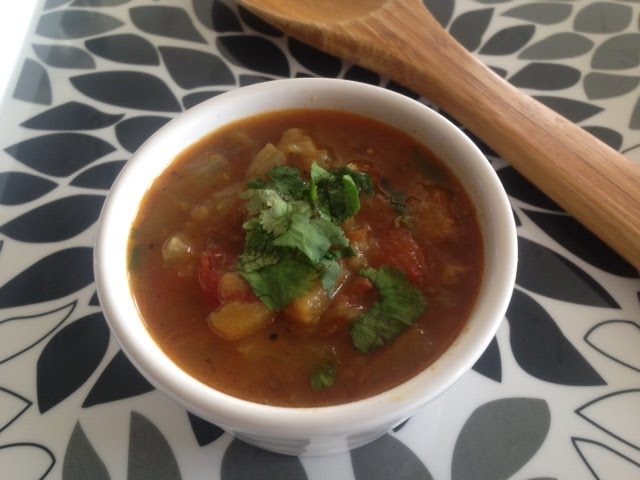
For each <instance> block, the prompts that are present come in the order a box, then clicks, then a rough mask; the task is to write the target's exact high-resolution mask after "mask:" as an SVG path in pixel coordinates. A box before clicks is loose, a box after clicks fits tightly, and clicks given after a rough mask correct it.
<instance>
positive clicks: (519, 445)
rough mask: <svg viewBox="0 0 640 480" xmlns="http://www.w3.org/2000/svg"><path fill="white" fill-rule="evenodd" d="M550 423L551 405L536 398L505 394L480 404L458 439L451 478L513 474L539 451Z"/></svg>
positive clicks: (480, 479) (487, 479) (483, 479)
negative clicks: (515, 396) (514, 396)
mask: <svg viewBox="0 0 640 480" xmlns="http://www.w3.org/2000/svg"><path fill="white" fill-rule="evenodd" d="M550 423H551V413H550V411H549V406H548V405H547V403H546V402H545V401H544V400H540V399H536V398H505V399H500V400H494V401H492V402H489V403H486V404H484V405H482V406H480V407H478V408H477V409H476V410H475V411H474V412H473V413H472V414H471V416H470V417H469V418H468V419H467V421H466V423H465V424H464V426H463V427H462V431H461V432H460V434H459V436H458V440H457V441H456V446H455V449H454V452H453V461H452V467H451V478H452V480H465V479H469V478H473V479H474V480H503V479H505V480H506V479H508V478H510V477H511V475H513V474H514V473H515V472H517V471H518V470H519V469H520V468H522V466H523V465H525V464H526V463H527V462H528V461H529V460H530V459H531V457H533V455H534V454H535V453H536V452H537V451H538V449H539V448H540V446H541V445H542V443H543V442H544V440H545V438H546V436H547V434H548V432H549V426H550ZM489 438H490V439H491V441H490V442H487V439H489Z"/></svg>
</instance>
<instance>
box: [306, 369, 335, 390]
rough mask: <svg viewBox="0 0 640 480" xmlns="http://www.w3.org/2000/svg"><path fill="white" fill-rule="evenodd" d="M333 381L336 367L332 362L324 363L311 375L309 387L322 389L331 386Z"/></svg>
mask: <svg viewBox="0 0 640 480" xmlns="http://www.w3.org/2000/svg"><path fill="white" fill-rule="evenodd" d="M335 381H336V367H335V365H333V364H331V365H325V366H323V367H322V368H320V369H318V370H316V371H315V372H313V374H312V375H311V387H312V388H313V389H314V390H323V389H325V388H329V387H332V386H333V384H334V383H335Z"/></svg>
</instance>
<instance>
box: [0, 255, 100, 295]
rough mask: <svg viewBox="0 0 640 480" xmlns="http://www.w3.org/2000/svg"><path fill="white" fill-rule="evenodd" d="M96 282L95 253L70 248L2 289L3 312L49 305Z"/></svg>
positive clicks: (38, 264)
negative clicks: (9, 308)
mask: <svg viewBox="0 0 640 480" xmlns="http://www.w3.org/2000/svg"><path fill="white" fill-rule="evenodd" d="M92 282H93V249H91V248H88V247H71V248H67V249H65V250H60V251H58V252H55V253H52V254H50V255H48V256H46V257H44V258H43V259H41V260H39V261H37V262H35V263H34V264H33V265H31V266H30V267H28V268H27V269H26V270H24V271H22V272H20V273H19V274H18V275H16V276H15V277H13V278H12V279H11V280H9V281H8V282H7V283H5V284H4V285H2V287H0V308H8V307H18V306H21V305H29V304H32V303H40V302H46V301H49V300H55V299H57V298H62V297H64V296H67V295H69V294H71V293H74V292H77V291H78V290H80V289H81V288H84V287H86V286H87V285H89V284H90V283H92Z"/></svg>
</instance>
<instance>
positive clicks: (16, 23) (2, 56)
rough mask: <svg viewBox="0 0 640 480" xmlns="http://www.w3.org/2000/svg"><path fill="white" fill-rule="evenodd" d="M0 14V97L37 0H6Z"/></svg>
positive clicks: (7, 83)
mask: <svg viewBox="0 0 640 480" xmlns="http://www.w3.org/2000/svg"><path fill="white" fill-rule="evenodd" d="M4 1H5V2H6V3H7V4H5V5H4V6H5V7H7V8H4V9H3V11H2V15H0V45H1V47H0V98H3V97H4V96H5V93H6V91H7V89H8V88H10V85H9V82H10V79H11V74H12V73H13V71H14V69H15V62H16V59H17V58H18V54H19V53H20V50H21V48H22V44H23V42H24V38H25V36H26V35H27V33H28V31H29V28H30V26H31V19H32V16H33V12H34V10H35V8H36V6H37V5H38V4H39V3H40V2H39V0H16V1H11V2H9V1H7V0H4Z"/></svg>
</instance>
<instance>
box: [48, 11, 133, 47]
mask: <svg viewBox="0 0 640 480" xmlns="http://www.w3.org/2000/svg"><path fill="white" fill-rule="evenodd" d="M122 25H124V24H123V23H122V21H120V20H119V19H117V18H115V17H112V16H111V15H107V14H104V13H99V12H92V11H89V10H61V11H57V12H50V13H45V14H44V15H42V16H41V17H40V21H39V22H38V25H37V26H36V33H37V34H38V35H42V36H43V37H47V38H52V39H56V40H69V39H73V38H82V37H89V36H91V35H99V34H101V33H105V32H108V31H110V30H114V29H116V28H118V27H121V26H122Z"/></svg>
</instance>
